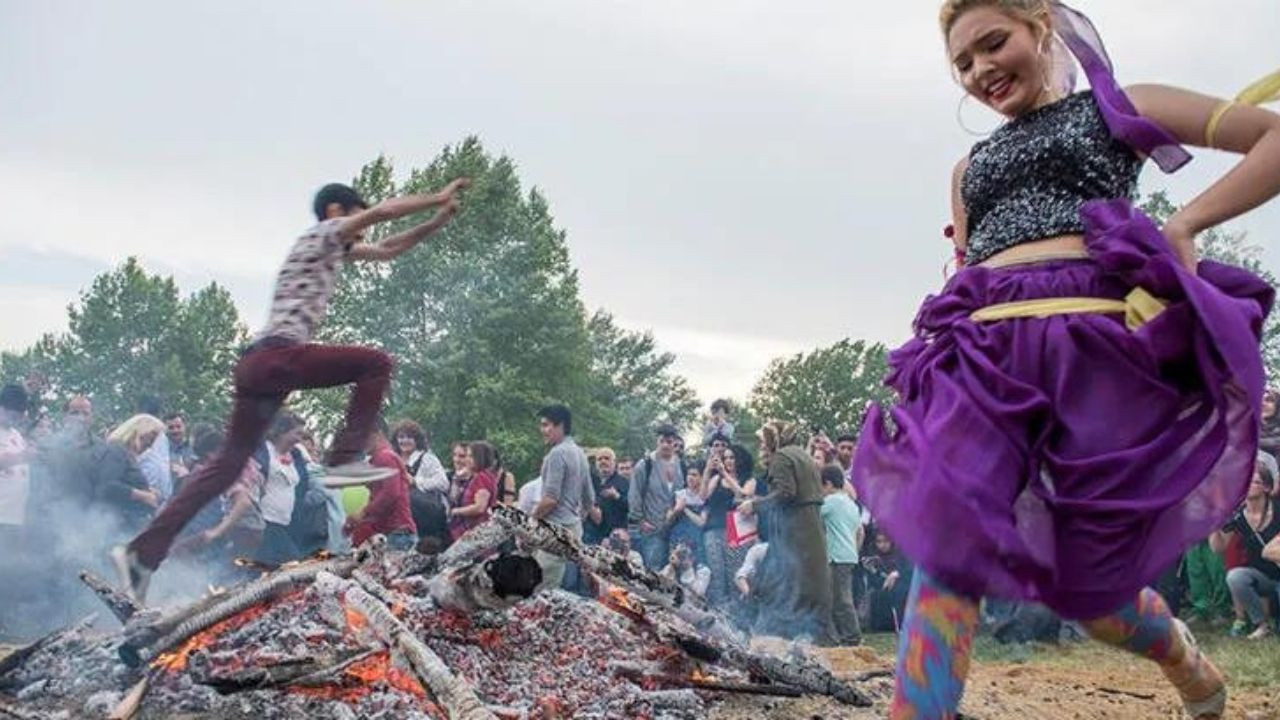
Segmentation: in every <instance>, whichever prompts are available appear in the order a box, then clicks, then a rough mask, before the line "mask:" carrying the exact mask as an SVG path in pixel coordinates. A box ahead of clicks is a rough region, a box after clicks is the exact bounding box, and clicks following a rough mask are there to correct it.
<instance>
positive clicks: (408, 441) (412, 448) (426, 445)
mask: <svg viewBox="0 0 1280 720" xmlns="http://www.w3.org/2000/svg"><path fill="white" fill-rule="evenodd" d="M391 434H392V440H393V443H394V445H395V448H396V451H397V452H398V453H399V455H400V460H401V461H402V462H404V465H405V469H406V470H407V471H408V473H409V477H410V478H411V479H412V485H411V486H410V487H409V506H410V508H411V510H412V513H413V524H414V527H416V528H417V529H418V539H419V540H421V539H423V538H428V537H430V538H434V539H435V541H436V542H437V543H439V544H440V546H442V547H443V546H447V545H448V544H449V540H450V538H449V518H448V511H449V476H448V474H447V473H445V471H444V465H443V464H441V462H440V458H438V457H436V454H435V453H433V452H431V446H430V440H429V439H428V438H427V434H426V433H425V432H424V431H423V430H422V427H421V426H420V425H418V423H416V422H414V421H412V420H402V421H400V422H399V423H397V424H396V426H395V429H394V430H392V433H391Z"/></svg>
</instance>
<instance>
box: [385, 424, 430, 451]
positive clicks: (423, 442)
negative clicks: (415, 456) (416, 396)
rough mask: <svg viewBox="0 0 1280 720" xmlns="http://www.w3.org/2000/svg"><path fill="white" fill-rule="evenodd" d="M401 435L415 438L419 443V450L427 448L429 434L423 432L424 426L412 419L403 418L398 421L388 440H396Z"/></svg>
mask: <svg viewBox="0 0 1280 720" xmlns="http://www.w3.org/2000/svg"><path fill="white" fill-rule="evenodd" d="M401 435H407V436H409V437H411V438H413V441H414V442H415V443H417V445H418V449H419V450H426V449H427V434H426V433H424V432H422V426H421V425H419V424H418V423H416V422H414V421H412V420H401V421H400V422H398V423H396V426H395V428H394V429H393V430H392V431H391V437H389V438H387V439H388V440H395V439H397V438H399V437H400V436H401Z"/></svg>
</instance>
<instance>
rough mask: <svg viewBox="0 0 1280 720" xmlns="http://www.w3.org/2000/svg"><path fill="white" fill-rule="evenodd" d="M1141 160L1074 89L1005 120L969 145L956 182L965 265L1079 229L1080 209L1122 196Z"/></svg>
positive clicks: (1131, 188) (1129, 191) (1127, 194)
mask: <svg viewBox="0 0 1280 720" xmlns="http://www.w3.org/2000/svg"><path fill="white" fill-rule="evenodd" d="M1141 169H1142V159H1141V158H1140V157H1138V156H1137V155H1136V154H1134V152H1133V150H1131V149H1130V148H1129V146H1127V145H1125V144H1124V143H1123V142H1121V141H1119V140H1116V139H1115V138H1113V137H1112V136H1111V133H1110V132H1109V131H1108V129H1107V125H1106V123H1105V122H1104V121H1103V119H1102V114H1101V113H1100V112H1099V111H1098V106H1097V104H1096V103H1095V102H1094V99H1093V95H1092V94H1091V93H1090V92H1088V91H1084V92H1078V93H1075V94H1073V95H1068V96H1067V97H1065V98H1063V99H1062V100H1059V101H1058V102H1055V103H1053V104H1051V105H1045V106H1043V107H1040V108H1037V109H1035V110H1032V111H1031V112H1029V113H1027V114H1025V115H1022V116H1020V117H1017V118H1014V119H1013V120H1010V121H1009V122H1008V123H1006V124H1005V125H1003V126H1001V127H1000V128H999V129H998V130H996V131H995V132H994V133H992V134H991V136H990V137H988V138H986V139H985V140H983V141H981V142H979V143H978V144H977V145H974V146H973V150H972V151H971V152H970V153H969V167H968V169H966V170H965V173H964V177H963V178H962V179H961V181H960V195H961V198H962V199H963V200H964V206H965V210H966V212H967V213H968V232H967V233H966V238H967V245H966V250H965V264H966V265H976V264H978V263H980V262H982V261H984V260H986V259H988V258H990V257H991V256H992V255H995V254H996V253H998V252H1000V251H1001V250H1006V249H1008V248H1011V247H1013V246H1014V245H1018V244H1020V243H1025V242H1031V241H1033V240H1043V239H1045V238H1051V237H1056V236H1059V235H1071V234H1078V233H1082V232H1084V222H1083V221H1082V220H1081V219H1080V208H1081V206H1082V205H1084V203H1085V202H1086V201H1089V200H1095V199H1111V198H1130V199H1132V198H1133V197H1134V195H1135V193H1136V192H1137V188H1138V172H1139V171H1140V170H1141Z"/></svg>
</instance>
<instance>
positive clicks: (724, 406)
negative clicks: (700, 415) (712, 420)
mask: <svg viewBox="0 0 1280 720" xmlns="http://www.w3.org/2000/svg"><path fill="white" fill-rule="evenodd" d="M717 410H724V411H725V412H729V401H728V400H725V399H723V398H721V399H720V400H716V401H715V402H713V403H711V412H715V411H717Z"/></svg>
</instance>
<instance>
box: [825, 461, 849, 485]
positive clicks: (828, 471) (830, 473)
mask: <svg viewBox="0 0 1280 720" xmlns="http://www.w3.org/2000/svg"><path fill="white" fill-rule="evenodd" d="M822 482H824V483H827V484H829V485H831V487H833V488H835V489H837V490H840V489H843V488H844V470H842V469H841V468H840V466H839V465H823V466H822Z"/></svg>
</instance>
